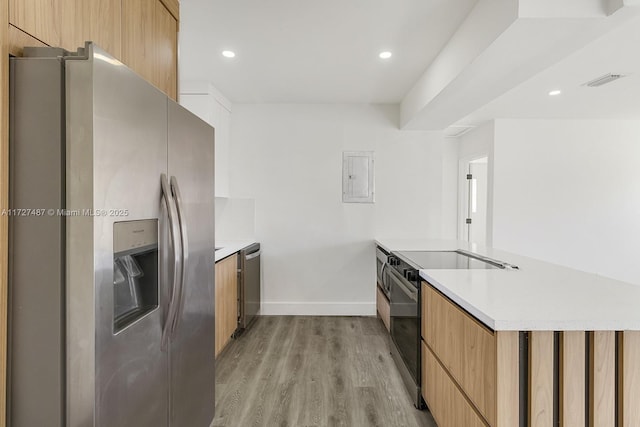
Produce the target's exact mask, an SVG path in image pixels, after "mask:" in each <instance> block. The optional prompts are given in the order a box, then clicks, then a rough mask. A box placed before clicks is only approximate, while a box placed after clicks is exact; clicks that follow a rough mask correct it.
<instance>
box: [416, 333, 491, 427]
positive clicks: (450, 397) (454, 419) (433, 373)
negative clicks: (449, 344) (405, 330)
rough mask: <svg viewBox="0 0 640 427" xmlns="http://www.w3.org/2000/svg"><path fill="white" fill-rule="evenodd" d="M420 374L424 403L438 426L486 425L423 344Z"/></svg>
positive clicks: (481, 426) (479, 426)
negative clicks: (421, 374) (421, 373)
mask: <svg viewBox="0 0 640 427" xmlns="http://www.w3.org/2000/svg"><path fill="white" fill-rule="evenodd" d="M422 371H423V381H422V383H423V387H425V391H426V392H425V401H426V402H427V405H428V406H429V408H430V410H431V414H432V415H433V418H434V419H435V420H436V422H437V423H438V427H463V426H464V427H486V426H487V424H486V423H485V422H484V420H483V419H482V418H481V417H480V416H479V415H478V413H477V412H476V410H475V409H474V408H473V406H471V404H470V403H469V402H468V400H467V398H466V397H465V395H464V394H463V393H462V392H461V391H460V390H459V389H458V387H457V386H456V383H455V382H454V381H453V379H452V378H450V376H449V375H448V374H447V371H446V370H445V369H444V368H443V367H442V366H441V365H440V363H439V362H438V360H437V358H436V356H435V355H434V354H433V353H432V352H431V350H429V348H428V347H427V346H426V345H425V343H424V341H423V342H422Z"/></svg>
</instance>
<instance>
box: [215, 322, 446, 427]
mask: <svg viewBox="0 0 640 427" xmlns="http://www.w3.org/2000/svg"><path fill="white" fill-rule="evenodd" d="M213 425H214V426H218V427H220V426H224V427H236V426H242V427H245V426H246V427H248V426H268V427H271V426H283V427H284V426H296V427H305V426H306V427H311V426H317V427H320V426H348V427H352V426H358V427H360V426H362V427H368V426H384V427H393V426H398V427H400V426H402V427H412V426H416V427H435V423H434V422H433V419H432V418H431V415H430V414H429V413H428V412H427V411H418V410H417V409H415V408H414V407H413V405H412V404H411V401H410V399H409V395H408V394H407V392H406V390H405V389H404V386H403V384H402V380H401V378H400V376H399V374H398V371H397V369H396V367H395V365H394V364H393V360H392V359H391V356H390V354H389V341H388V335H387V332H386V330H385V329H384V326H383V324H382V322H381V321H380V320H379V319H376V318H375V317H303V316H295V317H293V316H265V317H260V318H258V319H257V321H256V322H255V323H254V325H253V326H252V327H251V328H249V330H248V331H247V332H245V333H244V334H243V335H241V336H240V337H238V338H237V339H235V340H233V341H232V342H231V343H230V344H229V345H228V346H227V347H226V348H225V349H224V350H223V351H222V353H221V354H220V356H219V357H218V359H217V361H216V417H215V420H214V422H213Z"/></svg>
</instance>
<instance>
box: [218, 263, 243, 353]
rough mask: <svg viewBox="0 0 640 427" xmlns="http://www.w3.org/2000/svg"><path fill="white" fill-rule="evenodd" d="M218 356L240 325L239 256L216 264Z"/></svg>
mask: <svg viewBox="0 0 640 427" xmlns="http://www.w3.org/2000/svg"><path fill="white" fill-rule="evenodd" d="M215 317H216V332H215V334H216V337H215V347H216V356H218V354H219V353H220V352H221V351H222V349H223V348H224V347H225V346H226V345H227V343H228V342H229V340H230V339H231V335H232V334H233V333H234V332H235V330H236V327H237V325H238V256H237V254H236V255H232V256H230V257H227V258H225V259H223V260H222V261H219V262H217V263H216V313H215Z"/></svg>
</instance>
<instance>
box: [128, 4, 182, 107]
mask: <svg viewBox="0 0 640 427" xmlns="http://www.w3.org/2000/svg"><path fill="white" fill-rule="evenodd" d="M177 28H178V24H177V22H176V20H175V18H173V16H172V15H171V14H170V13H169V11H168V10H167V9H166V8H165V7H164V5H163V4H162V3H161V2H160V1H159V0H138V1H126V2H122V61H123V62H124V63H125V64H127V65H128V66H129V67H130V68H132V69H133V70H134V71H136V72H137V73H138V74H140V75H141V76H142V77H144V78H145V79H146V80H147V81H149V82H151V83H152V84H154V85H155V86H156V87H157V88H158V89H160V90H162V91H163V92H165V93H167V95H169V96H170V97H171V98H172V99H176V95H177V69H178V67H177Z"/></svg>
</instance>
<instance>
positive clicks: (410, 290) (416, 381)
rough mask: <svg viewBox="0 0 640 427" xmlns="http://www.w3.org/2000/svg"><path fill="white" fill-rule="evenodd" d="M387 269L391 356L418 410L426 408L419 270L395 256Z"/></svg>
mask: <svg viewBox="0 0 640 427" xmlns="http://www.w3.org/2000/svg"><path fill="white" fill-rule="evenodd" d="M392 258H393V259H392V260H390V262H389V267H388V268H387V269H386V274H387V280H388V282H389V288H390V311H391V338H392V341H393V345H392V346H391V355H392V356H393V359H394V361H395V363H396V366H397V367H398V370H399V371H400V374H401V376H402V380H403V382H404V384H405V386H406V388H407V390H408V391H409V394H410V396H411V399H412V401H413V403H414V405H415V407H416V408H419V409H421V408H422V407H423V403H422V396H421V393H420V377H421V375H420V374H421V357H420V324H421V322H420V279H419V275H418V270H417V269H416V268H415V267H414V266H412V265H410V264H409V263H408V262H407V261H406V260H404V259H402V258H400V257H396V256H393V257H392Z"/></svg>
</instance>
